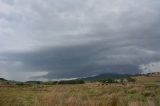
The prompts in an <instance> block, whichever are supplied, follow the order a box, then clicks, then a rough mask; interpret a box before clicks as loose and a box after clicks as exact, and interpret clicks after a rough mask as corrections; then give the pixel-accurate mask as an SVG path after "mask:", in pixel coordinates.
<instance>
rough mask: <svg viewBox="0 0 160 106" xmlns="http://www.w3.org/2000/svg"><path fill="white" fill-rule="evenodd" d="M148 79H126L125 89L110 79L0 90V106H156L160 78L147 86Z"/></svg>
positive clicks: (158, 105) (159, 99)
mask: <svg viewBox="0 0 160 106" xmlns="http://www.w3.org/2000/svg"><path fill="white" fill-rule="evenodd" d="M148 77H153V76H135V77H132V78H126V79H127V81H128V82H127V84H126V85H123V83H122V82H121V80H120V82H118V80H113V79H110V78H109V79H106V80H101V81H98V82H96V81H94V82H92V83H89V82H86V83H84V81H82V80H70V81H49V82H45V83H43V84H42V83H40V82H33V81H30V82H28V83H30V84H23V85H15V86H12V87H0V106H160V85H159V84H160V83H159V81H160V77H159V78H158V77H156V78H155V80H151V81H149V84H148V82H147V81H148V80H145V79H144V78H147V79H149V78H148ZM142 82H143V83H142ZM144 82H145V83H144ZM31 83H32V84H31ZM33 83H34V84H33ZM35 83H38V84H35ZM102 83H107V84H102Z"/></svg>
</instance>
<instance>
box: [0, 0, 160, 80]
mask: <svg viewBox="0 0 160 106" xmlns="http://www.w3.org/2000/svg"><path fill="white" fill-rule="evenodd" d="M0 7H1V9H0V48H1V49H0V69H1V70H0V72H1V73H2V75H0V77H1V76H2V77H3V76H5V77H7V78H9V79H17V80H28V79H29V78H31V77H32V78H33V76H36V77H34V78H46V79H54V78H75V77H85V76H90V75H95V74H99V73H108V72H114V73H139V72H144V71H145V70H146V69H147V70H148V69H149V70H152V69H154V70H156V68H153V67H151V66H154V67H159V62H160V48H159V44H160V43H159V42H160V21H159V19H160V12H159V9H160V1H159V0H154V1H151V0H141V1H139V0H134V1H129V0H114V1H113V0H100V1H99V0H85V1H81V0H69V1H68V0H67V1H66V0H53V1H51V0H45V1H44V0H34V1H33V0H27V1H24V0H14V1H13V0H12V1H9V0H6V1H3V0H0ZM150 64H154V65H150ZM18 73H21V74H18ZM23 73H24V74H23ZM33 73H34V75H32V74H33ZM23 75H28V76H27V77H26V78H25V79H23V77H22V76H23ZM20 76H21V77H20Z"/></svg>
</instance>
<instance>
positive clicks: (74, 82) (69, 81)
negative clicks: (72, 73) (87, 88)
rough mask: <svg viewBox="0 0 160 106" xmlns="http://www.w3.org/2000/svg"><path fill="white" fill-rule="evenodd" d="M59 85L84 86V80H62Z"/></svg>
mask: <svg viewBox="0 0 160 106" xmlns="http://www.w3.org/2000/svg"><path fill="white" fill-rule="evenodd" d="M57 84H84V81H83V80H62V81H59V82H58V83H57Z"/></svg>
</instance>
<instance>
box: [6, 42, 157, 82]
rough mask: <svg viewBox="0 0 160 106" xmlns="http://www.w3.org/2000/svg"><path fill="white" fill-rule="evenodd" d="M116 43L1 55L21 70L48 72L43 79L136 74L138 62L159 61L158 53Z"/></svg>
mask: <svg viewBox="0 0 160 106" xmlns="http://www.w3.org/2000/svg"><path fill="white" fill-rule="evenodd" d="M116 42H117V41H116ZM116 42H108V43H107V41H103V42H102V41H101V42H94V43H93V42H92V43H89V44H82V45H74V46H66V47H65V46H64V47H56V48H52V47H49V48H46V49H42V50H36V51H32V52H28V53H26V52H24V53H7V54H5V55H6V60H7V61H8V60H9V61H13V62H14V61H18V62H20V63H22V64H21V65H22V69H25V70H28V71H32V72H33V71H40V72H41V71H46V72H48V74H47V75H43V76H41V77H42V78H43V77H44V78H47V79H53V78H77V77H86V76H90V75H96V74H99V73H132V74H134V73H140V72H141V70H139V64H144V63H147V62H148V61H155V60H156V59H157V60H160V58H157V57H158V56H159V55H158V54H154V53H153V54H152V53H150V52H148V51H146V50H143V49H142V48H138V47H130V46H128V45H123V46H122V45H119V43H116ZM107 45H108V46H107ZM21 65H20V66H19V67H21ZM22 69H21V68H20V70H19V71H21V70H22ZM17 70H18V69H17ZM38 78H39V77H38Z"/></svg>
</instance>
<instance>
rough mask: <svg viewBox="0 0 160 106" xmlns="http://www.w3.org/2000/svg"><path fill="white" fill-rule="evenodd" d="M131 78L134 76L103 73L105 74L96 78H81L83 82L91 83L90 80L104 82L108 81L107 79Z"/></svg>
mask: <svg viewBox="0 0 160 106" xmlns="http://www.w3.org/2000/svg"><path fill="white" fill-rule="evenodd" d="M130 76H132V75H130V74H116V73H103V74H99V75H96V76H91V77H86V78H81V80H85V81H89V80H102V79H107V78H112V79H119V78H126V77H130Z"/></svg>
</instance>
